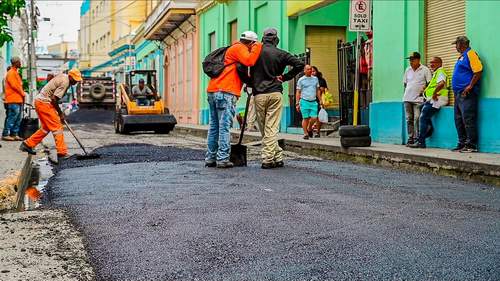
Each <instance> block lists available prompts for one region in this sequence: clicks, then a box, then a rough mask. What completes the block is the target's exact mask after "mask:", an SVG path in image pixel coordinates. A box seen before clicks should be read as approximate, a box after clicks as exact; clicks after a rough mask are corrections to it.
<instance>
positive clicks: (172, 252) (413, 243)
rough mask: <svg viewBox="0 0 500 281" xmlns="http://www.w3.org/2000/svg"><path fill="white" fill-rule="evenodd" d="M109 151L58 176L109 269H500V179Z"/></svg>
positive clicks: (194, 273) (385, 275) (367, 275)
mask: <svg viewBox="0 0 500 281" xmlns="http://www.w3.org/2000/svg"><path fill="white" fill-rule="evenodd" d="M99 152H100V153H101V154H103V155H104V158H103V159H102V162H88V163H84V165H82V163H81V162H79V163H76V160H73V159H70V160H68V161H69V162H67V163H65V164H63V165H62V169H61V170H59V171H58V173H57V175H56V177H54V178H53V180H52V181H51V183H50V185H51V188H52V191H51V202H52V206H53V207H56V208H62V209H63V210H67V211H68V213H69V215H70V217H71V218H72V220H73V223H74V224H76V226H77V227H78V228H79V229H80V230H81V232H82V234H83V236H84V239H85V243H86V246H87V250H88V252H89V255H90V259H91V263H92V265H93V266H94V269H95V272H96V274H97V279H98V280H107V281H111V280H204V281H208V280H238V281H241V280H500V189H498V188H494V187H490V186H486V185H481V184H475V183H470V182H463V181H459V180H454V179H450V178H445V177H437V176H432V175H426V174H417V173H407V172H401V171H395V170H390V169H385V168H377V167H373V166H361V165H353V164H348V163H340V162H331V161H303V160H291V159H287V162H286V167H285V168H283V169H275V170H262V169H260V167H259V165H258V163H257V162H251V165H250V166H249V167H247V168H234V169H231V170H220V169H213V168H204V167H203V162H202V161H201V160H202V159H203V152H202V151H200V150H191V149H186V148H181V149H178V148H159V147H155V146H147V145H127V146H112V147H104V148H100V150H99ZM124 159H125V160H124ZM122 160H123V161H122ZM146 161H147V162H146ZM134 162H137V163H134ZM100 164H103V165H100Z"/></svg>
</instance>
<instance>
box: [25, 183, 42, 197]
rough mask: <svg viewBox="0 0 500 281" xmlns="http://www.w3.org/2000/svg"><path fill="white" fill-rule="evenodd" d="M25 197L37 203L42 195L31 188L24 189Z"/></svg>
mask: <svg viewBox="0 0 500 281" xmlns="http://www.w3.org/2000/svg"><path fill="white" fill-rule="evenodd" d="M26 195H27V196H28V198H29V199H31V200H32V201H38V200H39V199H40V197H42V193H41V192H40V191H38V189H36V188H35V187H33V186H30V187H28V188H26Z"/></svg>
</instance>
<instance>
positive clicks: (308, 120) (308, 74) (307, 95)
mask: <svg viewBox="0 0 500 281" xmlns="http://www.w3.org/2000/svg"><path fill="white" fill-rule="evenodd" d="M317 100H319V101H320V103H319V104H320V105H322V102H321V96H320V89H319V80H318V78H317V77H315V76H312V67H311V66H310V65H308V64H307V65H306V66H305V67H304V76H302V77H300V79H299V81H298V82H297V92H296V101H297V102H296V103H295V107H296V109H297V111H300V113H301V114H302V129H303V130H304V137H303V138H304V139H305V140H307V139H309V137H311V136H312V131H311V126H312V125H311V124H314V123H315V122H316V119H317V118H318V102H317Z"/></svg>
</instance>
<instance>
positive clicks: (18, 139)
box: [14, 136, 24, 141]
mask: <svg viewBox="0 0 500 281" xmlns="http://www.w3.org/2000/svg"><path fill="white" fill-rule="evenodd" d="M14 140H15V141H23V140H24V139H23V138H21V137H20V136H14Z"/></svg>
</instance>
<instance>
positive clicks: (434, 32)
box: [425, 0, 465, 105]
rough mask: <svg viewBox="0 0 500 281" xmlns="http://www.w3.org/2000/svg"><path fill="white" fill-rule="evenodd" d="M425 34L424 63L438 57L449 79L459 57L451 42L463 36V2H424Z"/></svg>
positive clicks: (451, 99) (436, 0) (435, 0)
mask: <svg viewBox="0 0 500 281" xmlns="http://www.w3.org/2000/svg"><path fill="white" fill-rule="evenodd" d="M425 33H426V40H425V58H426V62H427V63H428V62H429V61H430V59H431V57H440V58H441V59H442V60H443V67H444V68H445V69H446V71H447V72H448V74H449V75H450V77H451V74H452V73H453V67H454V66H455V62H456V61H457V58H458V56H459V54H458V53H457V51H456V50H455V46H453V45H452V44H451V42H453V40H455V39H456V38H457V36H461V35H465V0H453V1H451V0H450V1H443V0H427V1H425ZM450 81H451V78H450ZM449 86H451V85H449ZM450 88H451V87H450ZM453 103H454V98H453V93H452V92H451V91H450V105H452V104H453Z"/></svg>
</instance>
